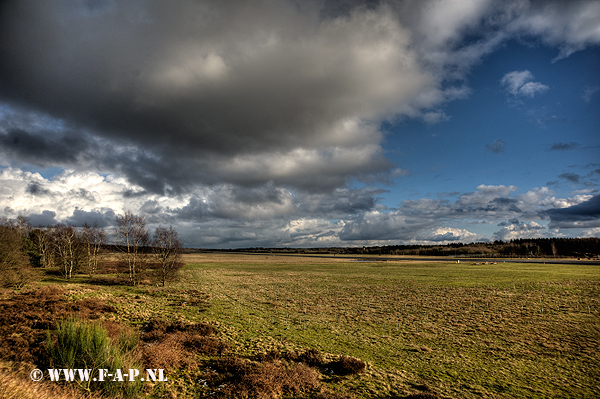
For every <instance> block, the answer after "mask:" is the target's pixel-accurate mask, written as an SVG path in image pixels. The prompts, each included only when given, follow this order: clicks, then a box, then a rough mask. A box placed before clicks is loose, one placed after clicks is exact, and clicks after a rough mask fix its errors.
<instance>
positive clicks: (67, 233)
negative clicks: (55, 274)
mask: <svg viewBox="0 0 600 399" xmlns="http://www.w3.org/2000/svg"><path fill="white" fill-rule="evenodd" d="M52 236H53V238H54V240H53V242H54V253H55V258H56V261H57V263H58V266H59V268H60V271H61V273H62V274H63V276H65V277H66V278H71V277H73V272H76V271H77V270H78V269H79V266H80V265H81V263H83V256H84V253H83V240H82V238H81V235H80V234H79V233H78V232H77V230H76V229H75V228H74V227H73V226H66V225H64V224H57V225H56V226H54V227H53V228H52Z"/></svg>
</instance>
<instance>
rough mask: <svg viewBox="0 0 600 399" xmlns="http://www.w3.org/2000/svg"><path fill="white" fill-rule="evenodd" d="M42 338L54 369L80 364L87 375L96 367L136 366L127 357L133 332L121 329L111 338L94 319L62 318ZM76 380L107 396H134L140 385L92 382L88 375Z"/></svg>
mask: <svg viewBox="0 0 600 399" xmlns="http://www.w3.org/2000/svg"><path fill="white" fill-rule="evenodd" d="M46 342H47V348H48V353H49V355H50V358H51V359H52V366H53V368H55V369H76V368H84V369H89V370H91V372H90V375H91V376H94V375H97V374H98V370H99V369H108V370H109V372H111V373H114V371H115V370H116V369H122V370H125V369H130V368H131V369H140V367H139V365H136V364H134V362H133V360H132V359H131V357H130V353H131V352H132V350H133V349H134V348H135V347H136V346H137V344H138V339H137V335H135V334H131V333H130V334H127V333H124V334H121V336H120V337H119V340H118V342H113V341H111V339H110V338H109V337H108V334H107V332H106V330H105V329H104V328H103V327H102V325H100V324H99V323H96V322H90V321H82V320H77V319H73V318H70V319H67V320H64V321H62V322H59V323H58V324H57V329H56V331H53V332H50V331H49V332H48V337H47V340H46ZM78 383H80V384H81V385H82V388H84V390H87V391H90V390H95V391H102V393H103V394H104V395H106V396H111V397H137V396H138V395H139V393H140V392H141V388H142V386H141V384H140V383H139V381H138V382H129V381H125V382H119V383H111V382H105V383H94V382H93V381H92V380H91V378H90V381H87V382H81V381H79V382H78Z"/></svg>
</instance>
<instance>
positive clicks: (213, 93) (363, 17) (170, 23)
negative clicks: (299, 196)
mask: <svg viewBox="0 0 600 399" xmlns="http://www.w3.org/2000/svg"><path fill="white" fill-rule="evenodd" d="M301 4H302V5H298V4H295V3H292V2H289V3H288V2H278V3H275V4H273V3H266V2H265V3H263V2H258V3H253V4H252V5H250V4H249V3H248V4H246V3H237V2H235V3H213V2H192V1H181V2H178V3H176V4H168V5H167V4H166V3H164V2H160V1H150V2H144V3H129V2H127V3H114V2H98V3H97V4H95V6H94V7H91V6H90V5H89V4H87V3H77V2H53V3H46V2H28V1H25V2H17V1H15V2H5V3H4V5H3V9H2V14H1V16H2V21H0V26H1V28H0V29H1V30H0V58H1V59H2V60H3V63H2V65H1V66H0V93H1V94H0V96H1V97H2V98H3V99H4V100H5V101H6V102H7V103H9V104H18V105H19V106H21V107H24V108H28V109H37V110H38V111H39V112H42V113H46V114H48V115H50V116H51V117H53V118H56V119H57V120H61V121H68V122H69V124H70V125H75V126H77V127H78V128H79V129H81V130H82V131H87V132H88V134H92V135H94V136H95V137H96V138H98V139H100V141H103V142H105V143H108V146H107V147H106V148H98V151H94V152H93V153H90V152H89V151H86V150H87V148H86V147H85V141H83V140H79V141H73V142H72V143H71V144H72V145H70V146H69V147H67V146H65V145H66V144H68V143H69V141H70V139H71V138H70V137H66V136H65V137H61V138H59V139H56V140H54V141H52V140H46V139H42V138H41V137H44V136H42V134H41V132H37V134H36V133H29V134H28V135H23V134H22V136H23V137H19V141H20V142H21V143H23V141H28V142H27V143H25V144H21V146H20V147H17V151H20V152H19V153H18V154H16V155H15V156H16V157H27V156H30V155H31V154H33V153H44V154H46V155H45V156H46V158H47V160H48V161H50V160H54V161H56V162H58V160H59V159H58V157H57V156H55V155H57V154H55V153H58V152H60V151H61V148H62V151H64V153H63V158H65V159H63V161H74V160H75V159H76V158H77V157H78V154H79V155H81V154H83V153H86V155H89V156H91V158H92V162H90V163H91V165H92V166H96V167H98V168H101V169H102V170H111V171H114V172H119V173H123V174H125V175H126V176H127V177H128V178H129V179H130V180H131V181H132V182H135V183H137V184H140V185H142V186H144V187H146V188H147V189H148V190H149V191H152V192H159V191H160V190H161V189H163V190H167V191H168V190H169V189H174V190H175V191H179V189H180V188H182V187H183V188H185V187H189V186H192V185H196V184H213V183H214V182H215V181H219V182H230V183H233V184H248V185H259V186H260V185H262V184H264V183H265V182H268V181H273V182H276V183H281V184H286V185H294V186H297V187H302V188H320V189H325V190H328V189H331V188H333V187H339V186H342V185H344V184H345V183H346V179H347V178H348V177H361V176H368V175H371V174H378V173H381V172H386V171H387V170H388V169H389V168H390V166H391V165H390V164H389V162H387V160H385V158H384V157H383V156H382V155H381V152H380V147H379V144H380V140H381V133H380V132H379V131H378V130H377V129H378V128H377V123H375V124H372V123H371V121H375V122H378V121H380V120H381V118H384V117H386V116H391V115H392V114H393V113H394V112H397V111H398V110H399V109H400V107H401V106H402V105H403V104H404V105H406V104H408V103H410V101H411V97H413V96H415V95H416V94H417V93H418V91H419V90H420V89H421V88H423V87H426V86H427V85H428V84H430V82H431V78H430V76H428V74H426V73H423V72H422V71H420V69H419V65H418V62H417V60H416V56H415V55H414V54H413V53H412V52H411V50H410V49H409V47H408V35H406V32H404V31H403V30H402V29H401V27H400V26H399V25H398V23H397V21H394V19H393V18H392V17H391V16H388V14H387V13H385V12H384V11H385V10H382V9H378V8H377V7H360V8H358V9H357V10H359V11H356V12H354V11H352V10H354V9H355V7H353V6H351V4H350V3H348V5H346V6H344V7H342V8H343V9H344V12H343V13H341V14H340V15H337V16H336V15H332V13H333V12H334V11H335V9H336V7H329V6H328V7H325V8H327V9H328V11H326V12H323V10H324V9H325V8H323V7H321V6H320V5H319V3H318V2H306V3H301ZM378 48H382V49H384V50H383V51H385V52H383V53H378V50H377V49H378ZM13 140H16V135H15V134H12V133H11V134H9V135H5V137H4V140H3V144H4V145H5V146H6V145H14V144H15V143H14V142H13ZM50 148H52V149H53V150H54V152H55V153H50ZM133 148H135V150H133ZM332 151H333V152H334V153H332ZM335 152H337V153H335ZM286 159H289V160H290V161H291V163H290V165H288V166H287V167H285V168H280V166H281V165H282V164H284V163H285V161H286ZM303 171H304V172H303ZM315 173H319V174H320V176H319V178H318V179H316V178H314V174H315Z"/></svg>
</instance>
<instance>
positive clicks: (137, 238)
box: [115, 211, 150, 285]
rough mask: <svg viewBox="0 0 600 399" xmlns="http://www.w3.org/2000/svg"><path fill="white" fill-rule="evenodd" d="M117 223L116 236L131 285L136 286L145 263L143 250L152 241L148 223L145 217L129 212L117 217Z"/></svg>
mask: <svg viewBox="0 0 600 399" xmlns="http://www.w3.org/2000/svg"><path fill="white" fill-rule="evenodd" d="M116 222H117V227H116V229H115V235H116V239H117V244H119V245H120V250H121V252H122V255H123V258H124V262H125V263H126V264H127V268H128V271H129V282H130V283H131V285H136V284H137V283H138V279H139V276H138V274H139V272H140V271H141V270H142V266H143V264H144V261H145V259H144V254H143V252H142V248H143V247H145V246H147V245H148V243H149V241H150V234H149V232H148V229H147V228H146V221H145V220H144V218H143V217H141V216H137V215H134V214H133V213H131V211H127V212H126V213H125V214H124V215H123V216H119V215H117V217H116Z"/></svg>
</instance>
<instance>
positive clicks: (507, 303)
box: [69, 254, 600, 398]
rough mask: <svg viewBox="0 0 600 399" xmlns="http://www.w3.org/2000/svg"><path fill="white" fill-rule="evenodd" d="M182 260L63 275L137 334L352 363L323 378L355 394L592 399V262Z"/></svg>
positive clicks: (595, 294)
mask: <svg viewBox="0 0 600 399" xmlns="http://www.w3.org/2000/svg"><path fill="white" fill-rule="evenodd" d="M184 260H185V261H186V262H187V264H186V266H185V267H184V268H183V269H182V271H181V273H182V279H181V280H180V281H179V282H178V283H174V284H171V285H169V286H167V287H165V288H162V287H151V286H139V287H128V286H106V285H100V286H99V285H87V283H86V282H85V279H83V280H81V281H78V280H76V279H73V281H70V282H69V283H70V284H72V285H73V287H76V286H77V287H79V288H76V289H73V294H72V296H74V297H75V296H77V295H79V296H99V297H102V298H104V299H107V300H108V301H109V302H110V303H111V304H112V305H114V306H115V307H116V308H117V309H118V315H117V316H118V318H119V319H120V320H124V321H127V322H128V323H130V324H133V325H137V326H140V327H141V326H143V325H144V324H145V323H147V321H148V320H150V319H151V318H153V317H163V318H169V319H173V318H184V319H187V320H190V321H195V322H208V323H211V324H213V325H216V326H218V331H219V335H218V337H219V338H220V339H223V340H225V341H227V342H228V343H229V344H230V347H231V352H233V354H238V355H241V356H250V357H255V356H258V355H261V354H263V353H266V352H268V351H269V350H271V349H279V350H280V351H286V350H305V349H307V348H314V349H318V350H320V351H322V352H324V355H325V357H326V358H327V359H328V360H334V359H337V357H338V356H339V355H348V356H353V357H357V358H360V359H363V360H365V361H367V362H368V367H367V370H366V371H365V372H364V373H363V374H361V375H359V376H350V377H343V378H340V377H335V376H329V375H327V374H324V375H323V377H322V378H323V379H322V381H323V383H325V384H327V385H328V386H329V387H330V388H331V389H334V390H340V391H349V392H352V393H353V394H355V395H356V396H357V397H359V398H361V397H364V398H373V397H379V398H386V397H403V396H406V395H408V394H410V393H414V392H416V391H419V390H421V389H425V388H424V387H427V389H429V390H431V391H434V392H437V393H438V394H440V395H444V396H447V397H452V398H476V397H490V398H506V397H508V398H549V397H552V398H561V397H563V398H570V397H599V396H600V392H599V391H598V388H597V387H598V386H600V374H599V371H598V370H600V356H599V354H598V350H597V349H598V348H599V347H600V302H599V299H600V267H599V266H594V265H588V264H585V263H575V264H561V265H550V264H547V265H546V264H533V263H531V264H529V263H527V264H517V263H498V264H492V263H488V264H485V260H484V261H483V262H479V264H475V263H473V262H468V263H467V262H463V261H461V263H459V264H457V263H452V262H447V263H443V262H417V261H414V262H413V261H410V262H393V261H388V262H353V261H350V260H348V259H343V258H341V257H331V258H329V259H325V258H316V257H314V258H309V257H293V256H289V255H288V256H272V255H243V254H242V255H227V254H218V255H212V254H205V255H186V257H185V258H184ZM86 287H87V288H86ZM205 294H207V295H208V299H207V301H208V304H206V303H205V299H206V297H205ZM181 372H182V373H183V374H182V375H184V374H185V373H184V372H185V371H184V370H182V371H181ZM170 377H171V376H170ZM177 378H178V377H177V375H173V380H174V381H175V380H177ZM194 378H195V377H194ZM188 379H189V380H190V381H193V380H194V379H193V378H192V377H189V378H188V377H185V378H183V377H182V379H181V381H184V380H185V381H188ZM177 381H179V380H177ZM186 383H187V382H186ZM184 396H185V395H184Z"/></svg>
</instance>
